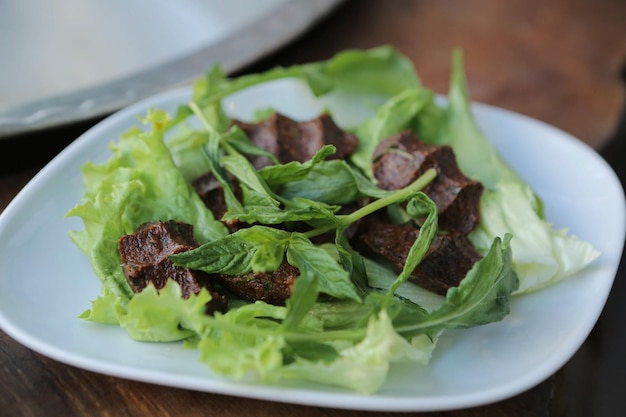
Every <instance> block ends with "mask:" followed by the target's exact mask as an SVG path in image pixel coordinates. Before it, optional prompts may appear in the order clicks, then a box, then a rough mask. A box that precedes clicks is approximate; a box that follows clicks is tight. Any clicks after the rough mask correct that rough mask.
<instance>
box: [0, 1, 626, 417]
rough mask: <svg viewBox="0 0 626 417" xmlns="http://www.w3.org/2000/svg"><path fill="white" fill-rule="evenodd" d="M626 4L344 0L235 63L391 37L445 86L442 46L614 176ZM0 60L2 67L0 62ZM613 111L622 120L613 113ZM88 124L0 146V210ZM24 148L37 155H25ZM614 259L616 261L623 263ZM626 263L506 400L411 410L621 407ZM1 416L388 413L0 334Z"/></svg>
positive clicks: (571, 411) (487, 92)
mask: <svg viewBox="0 0 626 417" xmlns="http://www.w3.org/2000/svg"><path fill="white" fill-rule="evenodd" d="M625 23H626V2H624V1H623V0H601V1H583V0H568V1H565V0H554V1H549V2H546V1H542V0H530V1H524V2H513V1H498V0H482V1H478V0H471V1H452V0H441V1H432V0H431V1H429V0H424V1H419V0H392V1H380V0H352V1H346V2H345V3H344V4H343V5H342V6H341V7H339V8H338V9H337V10H336V11H335V12H334V13H333V14H332V15H330V16H329V17H328V18H326V19H325V20H324V21H322V22H320V23H319V24H318V25H316V26H315V27H314V28H312V29H311V30H310V31H309V32H308V33H306V34H305V35H304V36H302V37H300V38H298V39H296V40H294V41H293V42H292V43H291V44H289V45H287V46H286V47H284V48H282V49H281V50H280V51H278V52H276V53H274V54H272V55H271V56H268V57H266V58H264V59H263V60H261V61H260V62H257V63H255V64H254V65H253V66H251V67H250V68H247V69H246V70H244V71H242V72H252V71H258V70H263V69H267V68H270V67H272V66H274V65H290V64H297V63H304V62H309V61H315V60H323V59H327V58H329V57H330V56H332V55H333V54H334V53H335V52H338V51H340V50H343V49H346V48H369V47H373V46H378V45H381V44H393V45H395V46H396V47H398V48H399V49H400V50H401V51H402V52H403V53H405V54H406V55H407V56H409V57H410V58H411V59H412V60H413V62H414V63H415V65H416V68H417V70H418V72H419V74H420V76H421V78H422V81H423V83H424V84H425V85H426V86H428V87H430V88H432V89H433V90H435V91H437V92H440V93H446V92H447V85H448V78H449V68H450V56H451V50H452V48H454V47H461V48H463V50H464V53H465V62H466V69H467V77H468V83H469V89H470V95H471V98H472V99H473V100H476V101H481V102H486V103H490V104H494V105H498V106H501V107H505V108H508V109H511V110H514V111H517V112H520V113H523V114H526V115H529V116H532V117H535V118H537V119H540V120H543V121H545V122H548V123H550V124H553V125H555V126H557V127H559V128H561V129H563V130H565V131H567V132H569V133H571V134H573V135H575V136H576V137H578V138H580V140H582V141H584V142H586V143H588V144H589V145H591V146H592V147H594V148H595V149H597V150H598V151H600V152H601V154H602V155H603V156H604V157H605V158H606V159H607V160H608V161H609V162H610V163H611V164H612V165H613V166H614V168H615V169H616V171H618V173H619V174H620V176H621V178H622V181H624V167H625V165H626V149H625V143H626V136H625V131H626V128H625V127H624V123H625V122H624V102H625V100H624V91H625V90H624V87H623V86H624V82H623V79H622V78H621V77H620V71H623V67H624V65H625V64H626V24H625ZM0 65H1V64H0ZM620 120H621V122H620ZM95 122H96V121H91V122H88V123H82V124H79V125H76V126H67V127H63V128H61V129H56V130H54V131H48V132H43V133H40V134H36V135H31V136H27V137H20V138H15V139H14V140H7V141H4V142H3V143H1V144H0V211H1V210H3V209H4V208H5V207H6V205H7V204H8V203H9V202H10V201H11V199H12V198H13V197H14V196H15V195H16V194H17V193H18V192H19V190H20V189H21V188H22V187H23V186H24V185H25V184H26V183H27V182H28V181H29V180H30V179H31V178H32V176H33V175H34V174H35V173H36V172H37V171H38V170H39V169H40V168H41V167H42V166H43V165H44V164H45V163H46V162H47V161H49V160H50V159H51V158H52V157H54V155H55V154H56V153H57V152H59V151H60V150H61V149H62V148H63V147H64V146H66V145H67V144H68V143H70V142H71V141H72V140H74V139H75V138H76V137H77V136H78V135H79V134H80V133H81V132H82V131H84V130H86V129H87V128H89V127H90V126H91V125H92V124H93V123H95ZM33 148H37V149H39V151H40V152H39V153H40V154H41V156H40V157H37V158H35V157H33V156H32V155H31V153H32V152H31V151H32V149H33ZM622 264H623V262H622ZM624 274H625V272H624V268H623V266H622V267H620V270H619V272H618V277H617V278H616V282H615V285H614V287H613V290H612V292H611V296H610V298H609V302H608V304H607V306H606V307H605V309H604V311H603V314H602V316H601V318H600V320H599V322H598V324H597V325H596V327H595V328H594V330H593V332H592V334H591V335H590V337H589V338H588V340H587V341H586V342H585V344H584V345H583V346H582V347H581V349H580V350H579V352H578V353H577V354H576V355H575V356H574V357H573V358H572V359H571V360H570V361H569V362H568V364H567V365H566V366H565V367H564V368H563V369H561V370H560V371H559V372H557V373H556V374H555V375H554V376H552V377H550V378H548V379H547V380H546V381H544V382H542V383H540V384H539V385H538V386H536V387H534V388H532V389H530V390H529V391H527V392H525V393H522V394H520V395H518V396H515V397H513V398H510V399H506V400H504V401H501V402H498V403H495V404H490V405H485V406H483V407H477V408H473V409H468V410H454V411H448V412H431V413H408V414H404V415H412V416H430V417H434V416H438V417H444V416H445V417H474V416H476V417H478V416H480V417H491V416H494V417H495V416H498V417H500V416H506V417H516V416H520V417H521V416H568V417H569V416H571V417H574V416H581V417H586V416H599V417H606V416H611V415H614V416H624V415H626V395H624V394H625V393H626V360H624V356H623V352H625V351H626V336H625V335H624V325H623V322H622V320H623V317H624V316H626V308H625V307H624V305H626V303H623V302H621V299H623V297H625V296H626V288H625V282H626V277H624ZM0 381H1V384H2V388H1V389H0V416H68V417H69V416H133V417H135V416H137V417H138V416H189V417H191V416H206V415H211V416H224V417H225V416H246V415H255V416H257V417H263V416H273V417H279V416H301V417H307V416H311V417H314V416H326V417H328V416H334V417H347V416H372V417H374V416H380V417H382V416H391V415H395V414H393V413H386V412H365V411H353V410H340V409H328V408H323V407H312V406H298V405H289V404H283V403H277V402H266V401H260V400H252V399H242V398H233V397H228V396H223V395H215V394H209V393H202V392H194V391H189V390H182V389H175V388H168V387H163V386H157V385H151V384H145V383H140V382H134V381H129V380H124V379H118V378H114V377H110V376H105V375H100V374H96V373H93V372H89V371H84V370H81V369H78V368H74V367H72V366H68V365H65V364H62V363H60V362H57V361H55V360H52V359H49V358H46V357H44V356H41V355H39V354H37V353H34V352H32V351H31V350H29V349H27V348H25V347H23V346H21V345H20V344H18V343H17V342H15V341H14V340H13V339H11V338H10V337H9V336H7V335H6V334H5V333H3V332H0Z"/></svg>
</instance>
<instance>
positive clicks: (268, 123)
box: [234, 113, 357, 169]
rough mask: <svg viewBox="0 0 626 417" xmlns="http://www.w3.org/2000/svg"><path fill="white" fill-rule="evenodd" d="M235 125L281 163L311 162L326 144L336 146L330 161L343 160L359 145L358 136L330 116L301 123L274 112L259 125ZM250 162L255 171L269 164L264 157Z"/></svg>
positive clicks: (326, 115) (236, 123) (252, 159)
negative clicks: (343, 127)
mask: <svg viewBox="0 0 626 417" xmlns="http://www.w3.org/2000/svg"><path fill="white" fill-rule="evenodd" d="M234 124H235V125H237V126H239V127H240V128H241V129H242V130H243V131H244V132H245V133H246V134H247V135H248V137H249V138H250V140H251V141H252V143H254V144H255V145H257V146H258V147H260V148H262V149H264V150H266V151H268V152H270V153H272V154H273V155H275V156H276V157H277V159H278V160H279V162H281V163H287V162H292V161H298V162H305V161H308V160H310V159H311V158H312V157H313V156H314V155H315V153H316V152H317V151H319V150H320V149H321V148H322V146H324V145H334V146H335V147H336V149H337V151H336V153H335V154H334V155H332V156H331V157H330V158H331V159H343V158H345V157H347V156H348V155H351V154H352V153H353V152H354V149H355V148H356V145H357V138H356V136H354V135H353V134H351V133H348V132H346V131H344V130H342V129H341V128H339V127H338V126H337V125H336V124H335V122H334V121H333V119H332V118H331V117H330V115H328V114H322V115H321V116H319V117H316V118H314V119H311V120H307V121H304V122H298V121H295V120H293V119H291V118H289V117H287V116H284V115H282V114H280V113H274V114H272V116H270V117H268V118H267V119H265V120H261V121H260V122H258V123H245V122H241V121H238V120H235V121H234ZM250 160H251V162H252V164H253V165H254V167H255V168H256V169H260V168H262V167H264V166H267V165H269V164H270V160H269V159H268V158H267V157H264V156H254V157H253V156H251V157H250Z"/></svg>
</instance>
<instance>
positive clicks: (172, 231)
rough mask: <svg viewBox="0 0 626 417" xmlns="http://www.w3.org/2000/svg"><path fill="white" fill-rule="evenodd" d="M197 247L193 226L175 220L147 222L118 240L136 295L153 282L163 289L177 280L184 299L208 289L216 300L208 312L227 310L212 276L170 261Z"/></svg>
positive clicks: (213, 300)
mask: <svg viewBox="0 0 626 417" xmlns="http://www.w3.org/2000/svg"><path fill="white" fill-rule="evenodd" d="M196 247H198V243H197V242H196V241H195V239H194V237H193V226H192V225H189V224H186V223H181V222H177V221H174V220H168V221H158V222H148V223H144V224H143V225H141V226H140V227H139V228H138V229H137V231H136V232H135V233H132V234H129V235H125V236H122V237H121V238H120V239H119V241H118V248H119V251H120V255H121V257H122V267H123V269H124V274H125V275H126V278H127V279H128V283H129V285H130V287H131V289H132V290H133V291H134V292H135V293H138V292H141V291H142V290H143V289H144V288H145V287H146V286H147V285H148V283H150V282H151V283H152V284H153V285H154V287H155V288H156V289H157V290H159V289H161V288H163V287H164V286H165V284H166V282H167V280H168V279H173V280H174V281H176V282H177V283H178V284H179V285H180V288H181V292H182V296H183V298H189V297H190V296H191V294H197V293H199V292H200V290H201V289H202V288H207V289H208V290H209V292H210V294H211V297H212V299H211V301H209V303H208V305H207V312H209V313H211V312H215V311H226V303H227V300H226V298H225V297H224V296H223V295H221V294H219V293H218V292H217V291H216V290H215V288H214V286H213V283H212V281H211V277H210V276H209V275H208V274H206V273H204V272H202V271H194V270H191V269H188V268H183V267H179V266H175V265H174V264H172V262H171V261H170V260H169V259H168V256H169V255H172V254H175V253H180V252H184V251H188V250H191V249H194V248H196Z"/></svg>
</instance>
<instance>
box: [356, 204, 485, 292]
mask: <svg viewBox="0 0 626 417" xmlns="http://www.w3.org/2000/svg"><path fill="white" fill-rule="evenodd" d="M418 235H419V230H418V229H417V228H415V227H413V226H402V225H396V224H391V223H389V222H386V221H383V220H381V219H380V218H378V217H377V216H368V217H367V218H366V219H364V221H363V222H362V223H361V225H360V227H359V230H358V232H357V235H356V236H355V238H354V239H352V243H353V246H354V247H355V249H357V250H360V251H362V252H363V253H365V254H370V255H375V256H381V257H382V258H384V259H386V260H387V261H388V262H389V263H390V265H391V266H392V268H393V269H394V271H395V272H396V273H399V272H400V271H402V268H404V264H405V262H406V259H407V257H408V255H409V250H410V249H411V246H412V245H413V242H415V240H416V239H417V237H418ZM480 258H481V256H480V255H479V254H478V253H477V252H476V250H475V249H474V247H473V246H472V244H471V243H470V242H469V240H468V239H467V237H466V236H464V235H459V234H441V235H437V236H436V237H435V239H434V241H433V243H432V245H431V246H430V248H429V249H428V251H427V252H426V255H425V256H424V258H423V259H422V261H421V262H420V263H419V264H418V266H417V267H416V268H415V270H414V271H413V273H412V274H411V277H410V278H409V280H410V281H411V282H414V283H415V284H417V285H419V286H421V287H422V288H425V289H427V290H430V291H433V292H435V293H437V294H441V295H445V294H446V292H447V291H448V289H449V288H451V287H456V286H458V285H459V283H460V282H461V280H462V279H463V278H464V277H465V275H466V274H467V272H468V271H469V270H470V269H471V268H472V266H473V265H474V263H475V262H476V261H478V260H479V259H480Z"/></svg>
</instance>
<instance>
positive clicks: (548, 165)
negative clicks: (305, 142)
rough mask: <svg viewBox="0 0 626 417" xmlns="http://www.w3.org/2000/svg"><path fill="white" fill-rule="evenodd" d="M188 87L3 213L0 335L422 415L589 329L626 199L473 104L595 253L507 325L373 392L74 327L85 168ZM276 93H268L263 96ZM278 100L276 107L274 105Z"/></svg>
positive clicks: (466, 401) (187, 381)
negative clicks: (74, 211)
mask: <svg viewBox="0 0 626 417" xmlns="http://www.w3.org/2000/svg"><path fill="white" fill-rule="evenodd" d="M189 93H190V92H189V91H188V90H186V89H184V90H176V91H173V92H168V93H165V94H162V95H158V96H155V97H152V98H150V99H147V100H144V101H142V102H140V103H137V104H135V105H133V106H131V107H128V108H126V109H124V110H122V111H120V112H118V113H117V114H114V115H113V116H111V117H109V118H108V119H106V120H104V121H103V122H101V123H99V124H98V125H96V126H95V127H93V128H92V129H91V130H89V131H88V132H86V133H85V134H84V135H82V136H81V137H80V138H79V139H77V140H76V141H75V142H74V143H72V144H71V145H70V146H69V147H68V148H66V149H65V150H64V151H63V152H62V153H61V154H59V155H58V156H57V157H56V158H55V159H54V160H53V161H52V162H51V163H50V164H49V165H48V166H46V167H45V168H44V169H43V170H42V171H41V172H40V173H39V174H37V176H36V177H35V178H34V179H33V180H32V181H31V182H30V183H29V184H28V185H27V186H26V187H25V188H24V189H23V190H22V191H21V192H20V194H19V195H18V196H17V197H16V198H15V199H14V200H13V201H12V202H11V203H10V204H9V206H8V207H7V208H6V210H5V211H4V212H3V213H2V215H1V216H0V327H2V329H3V330H4V331H5V332H6V333H7V334H9V335H10V336H11V337H13V338H15V339H16V340H17V341H19V342H20V343H22V344H24V345H25V346H27V347H29V348H31V349H33V350H35V351H37V352H39V353H41V354H43V355H46V356H49V357H51V358H54V359H56V360H59V361H61V362H65V363H67V364H70V365H74V366H77V367H80V368H84V369H88V370H92V371H96V372H100V373H104V374H108V375H113V376H118V377H122V378H128V379H133V380H139V381H146V382H151V383H156V384H163V385H169V386H174V387H182V388H189V389H194V390H199V391H208V392H214V393H221V394H229V395H234V396H243V397H250V398H260V399H265V400H272V401H281V402H290V403H299V404H310V405H316V406H327V407H337V408H350V409H365V410H384V411H428V410H445V409H455V408H463V407H471V406H476V405H481V404H485V403H490V402H495V401H498V400H501V399H504V398H507V397H510V396H513V395H515V394H518V393H520V392H522V391H524V390H527V389H529V388H531V387H533V386H534V385H536V384H538V383H540V382H541V381H542V380H544V379H545V378H547V377H549V376H550V375H551V374H553V373H554V372H555V371H556V370H558V369H559V368H560V367H561V366H562V365H564V364H565V363H566V361H567V360H568V359H569V358H570V357H571V356H572V355H573V354H574V353H575V352H576V350H577V349H578V348H579V347H580V345H581V344H582V343H583V341H584V340H585V338H586V337H587V336H588V334H589V332H590V331H591V329H592V327H593V326H594V324H595V323H596V320H597V319H598V317H599V315H600V312H601V310H602V308H603V306H604V303H605V301H606V299H607V296H608V294H609V291H610V288H611V285H612V282H613V279H614V277H615V274H616V270H617V266H618V263H619V260H620V256H621V253H622V250H623V245H624V236H625V227H626V226H625V223H626V220H625V213H626V209H625V202H624V193H623V190H622V188H621V185H620V183H619V181H618V179H617V177H616V175H615V174H614V172H613V171H612V170H611V169H610V168H609V166H608V165H607V164H606V163H605V162H604V160H603V159H601V158H600V157H599V156H598V155H597V154H596V153H595V152H594V151H593V150H591V149H590V148H589V147H587V146H586V145H585V144H583V143H582V142H580V141H579V140H577V139H575V138H572V137H571V136H569V135H567V134H565V133H563V132H561V131H559V130H557V129H555V128H552V127H550V126H547V125H546V124H543V123H541V122H538V121H536V120H532V119H529V118H527V117H524V116H520V115H517V114H514V113H511V112H508V111H504V110H499V109H496V108H493V107H488V106H485V105H479V104H476V105H475V112H476V116H477V118H478V121H479V123H480V125H481V126H482V127H483V128H484V130H485V132H486V133H487V135H488V136H489V137H490V138H491V139H492V140H493V142H494V144H495V146H496V147H497V148H498V149H499V150H500V152H501V153H502V155H503V156H504V157H505V158H506V159H507V160H508V161H509V162H510V163H511V164H512V165H513V166H514V167H515V168H516V169H517V170H518V171H519V172H520V173H521V174H522V176H523V177H525V178H526V179H527V180H528V181H529V182H530V183H531V184H532V185H533V186H534V188H535V190H536V191H537V192H538V194H539V195H540V196H541V197H542V198H543V199H544V201H545V205H546V213H547V217H548V218H549V219H550V220H551V221H552V222H553V223H554V225H555V226H556V227H564V226H569V227H570V230H571V232H572V233H574V234H576V235H577V236H579V237H580V238H582V239H584V240H587V241H589V242H591V243H592V244H593V245H594V246H595V247H596V248H598V249H599V250H601V251H602V255H601V257H600V258H599V259H598V260H597V261H596V262H595V263H594V264H593V265H592V266H591V267H589V268H588V269H587V270H585V271H584V272H583V273H580V274H578V275H575V276H573V277H571V278H570V279H568V280H566V281H564V282H562V283H560V284H558V285H555V286H553V287H551V288H548V289H546V290H543V291H541V292H538V293H535V294H531V295H526V296H520V297H518V298H515V299H514V300H513V302H512V312H511V314H510V315H509V316H507V317H506V318H505V319H504V320H503V321H502V322H499V323H494V324H490V325H486V326H482V327H478V328H473V329H470V330H463V331H449V332H446V333H444V335H443V337H442V339H441V341H440V345H439V346H438V348H437V349H436V351H435V353H434V356H433V358H432V360H431V363H430V364H429V365H428V366H425V367H424V366H414V367H402V368H401V367H397V368H393V369H392V370H391V373H390V375H389V380H388V382H387V383H386V384H385V385H384V386H383V388H382V389H381V391H380V392H378V393H377V394H375V395H371V396H363V395H358V394H355V393H352V392H348V391H344V390H339V389H333V388H327V387H319V386H313V385H307V384H302V385H290V386H267V385H259V384H254V383H249V382H234V381H230V380H227V379H224V378H221V377H218V376H215V375H212V374H211V372H210V370H209V369H208V368H207V367H205V366H204V365H202V364H200V363H199V362H198V358H197V352H196V351H194V350H186V349H183V348H182V346H181V344H180V343H169V344H150V343H140V342H135V341H133V340H131V339H130V338H129V337H128V336H127V334H126V333H125V331H124V330H122V329H120V328H118V327H115V326H105V325H99V324H95V323H90V322H85V321H82V320H80V319H78V318H77V316H78V315H79V314H80V313H82V312H83V311H84V310H85V309H87V308H89V307H90V303H89V301H90V300H92V299H94V298H95V297H96V296H97V295H98V294H99V290H100V282H99V281H98V279H97V278H96V277H95V275H94V273H93V272H92V270H91V268H90V265H89V263H88V260H87V259H86V257H85V256H84V255H83V254H82V253H81V252H80V251H79V250H78V249H77V248H76V247H75V246H74V245H73V243H72V242H71V241H70V239H69V238H68V236H67V233H68V231H69V230H72V229H80V228H82V223H81V222H80V220H79V219H78V218H67V219H66V218H64V215H65V213H66V212H67V211H68V210H69V209H70V208H71V207H73V206H74V205H75V204H77V203H78V202H79V201H80V199H81V196H82V193H83V188H82V177H81V172H80V166H81V165H82V164H83V163H84V162H85V161H87V160H89V159H91V160H94V161H96V162H99V161H103V160H105V159H106V158H108V155H109V153H108V150H107V145H108V143H109V142H110V141H111V140H115V139H116V138H117V137H118V136H119V134H120V133H122V132H123V131H125V130H126V129H127V128H128V127H129V126H131V125H134V124H136V120H137V119H136V116H137V115H142V114H144V113H145V110H146V109H147V108H148V107H149V106H155V107H160V108H163V109H165V110H169V111H173V110H174V109H175V108H176V105H177V104H179V103H183V102H185V101H186V100H187V98H188V96H189ZM268 93H271V94H268ZM270 100H274V101H275V102H274V103H270V102H269V101H270ZM350 100H351V98H350V97H331V98H330V99H328V100H327V101H326V102H324V103H320V102H317V101H315V99H313V98H312V97H311V96H310V94H309V93H308V91H307V90H306V89H305V88H304V87H303V86H302V85H301V84H299V83H297V82H294V81H289V80H283V81H277V82H273V83H271V84H267V85H263V86H260V87H257V88H254V89H251V90H249V91H246V92H243V93H239V94H237V95H236V96H234V97H232V98H231V99H229V100H228V101H227V102H226V103H225V104H226V107H227V109H229V111H231V112H232V114H233V115H235V116H237V117H245V116H247V115H250V114H251V111H252V109H253V108H255V107H259V106H267V105H270V104H273V105H276V104H277V103H276V101H280V105H278V110H280V111H283V112H284V113H286V114H288V115H291V116H292V117H300V118H307V117H312V116H313V115H314V114H315V113H316V112H319V111H320V110H322V109H323V108H324V106H326V105H329V106H330V107H331V108H333V109H335V110H336V112H337V118H338V122H339V124H340V125H341V124H343V125H346V124H350V123H354V122H355V121H357V120H359V119H361V118H362V117H364V116H365V115H366V113H365V112H360V113H358V112H357V113H355V109H357V108H358V105H357V104H355V103H354V102H352V105H349V104H350Z"/></svg>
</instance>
